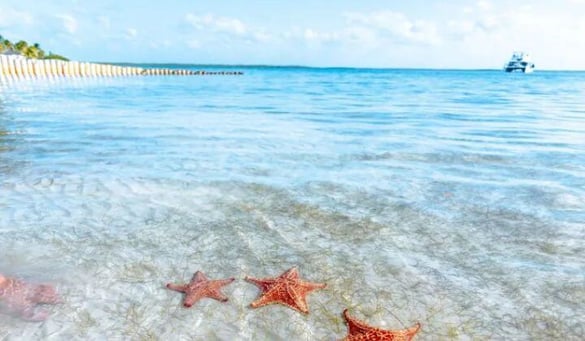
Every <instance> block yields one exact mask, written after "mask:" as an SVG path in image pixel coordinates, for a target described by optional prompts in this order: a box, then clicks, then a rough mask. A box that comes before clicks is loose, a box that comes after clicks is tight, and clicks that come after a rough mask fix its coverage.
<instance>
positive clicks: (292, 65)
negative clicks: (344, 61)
mask: <svg viewBox="0 0 585 341" xmlns="http://www.w3.org/2000/svg"><path fill="white" fill-rule="evenodd" d="M91 63H106V64H115V65H153V66H155V65H177V66H181V65H182V66H184V65H189V66H203V67H230V68H233V67H245V68H255V67H256V68H261V67H264V68H302V69H361V70H429V71H433V70H434V71H503V67H502V68H452V67H446V68H441V67H413V66H399V67H391V66H314V65H301V64H214V63H182V62H103V61H92V62H91ZM535 71H536V72H539V71H546V72H551V71H552V72H585V69H536V70H535Z"/></svg>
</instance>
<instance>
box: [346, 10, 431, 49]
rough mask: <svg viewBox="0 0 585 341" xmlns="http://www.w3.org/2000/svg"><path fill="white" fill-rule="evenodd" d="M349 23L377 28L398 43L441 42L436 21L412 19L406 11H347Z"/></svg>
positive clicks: (381, 34)
mask: <svg viewBox="0 0 585 341" xmlns="http://www.w3.org/2000/svg"><path fill="white" fill-rule="evenodd" d="M345 18H346V20H347V23H348V25H349V26H350V27H351V26H361V27H368V28H371V29H375V30H376V31H378V34H379V35H380V36H387V37H389V38H390V39H391V40H394V41H395V42H398V43H406V44H409V43H418V44H430V45H435V44H438V43H440V42H441V38H440V36H439V34H438V30H437V26H436V24H435V23H434V22H431V21H425V20H411V19H410V18H408V17H407V16H406V15H405V14H404V13H400V12H394V11H380V12H371V13H355V12H354V13H346V14H345Z"/></svg>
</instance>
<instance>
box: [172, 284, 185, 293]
mask: <svg viewBox="0 0 585 341" xmlns="http://www.w3.org/2000/svg"><path fill="white" fill-rule="evenodd" d="M167 288H169V289H171V290H174V291H178V292H186V291H187V285H185V284H173V283H167Z"/></svg>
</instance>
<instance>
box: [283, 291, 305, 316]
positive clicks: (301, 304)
mask: <svg viewBox="0 0 585 341" xmlns="http://www.w3.org/2000/svg"><path fill="white" fill-rule="evenodd" d="M299 289H300V290H299ZM286 291H287V293H288V297H290V299H291V301H292V304H287V305H288V306H289V307H291V308H293V309H295V310H297V311H300V312H301V313H303V314H308V313H309V305H308V304H307V293H308V292H304V291H303V290H302V288H299V287H294V286H287V287H286Z"/></svg>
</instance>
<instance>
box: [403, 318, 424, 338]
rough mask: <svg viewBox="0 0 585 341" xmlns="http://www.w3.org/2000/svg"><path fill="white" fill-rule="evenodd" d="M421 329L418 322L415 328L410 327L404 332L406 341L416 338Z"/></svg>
mask: <svg viewBox="0 0 585 341" xmlns="http://www.w3.org/2000/svg"><path fill="white" fill-rule="evenodd" d="M420 327H421V325H420V322H417V323H415V325H414V326H412V327H410V328H408V329H405V330H404V334H405V339H406V340H408V341H410V340H412V338H413V337H414V335H415V334H416V333H418V331H419V330H420Z"/></svg>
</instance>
